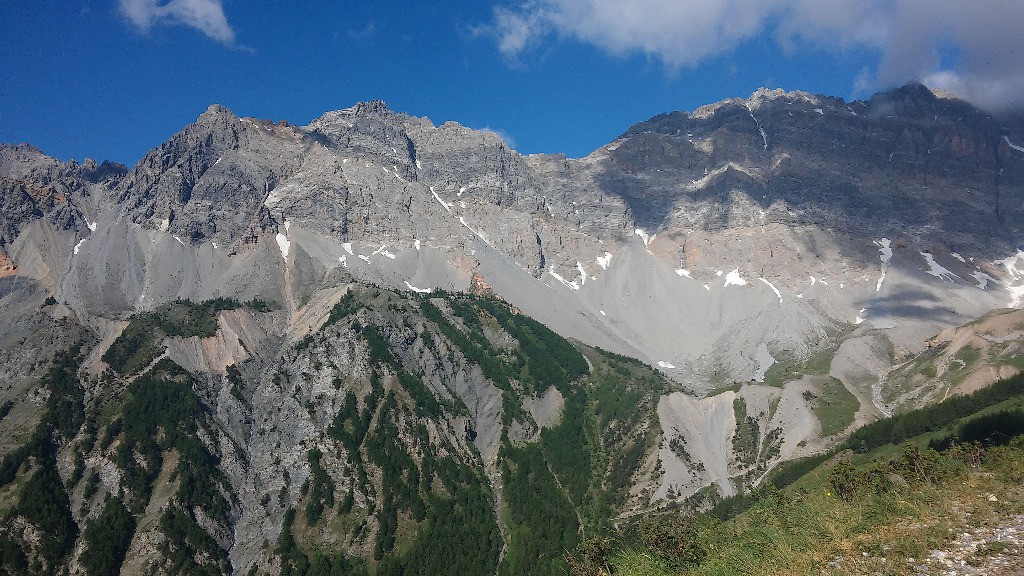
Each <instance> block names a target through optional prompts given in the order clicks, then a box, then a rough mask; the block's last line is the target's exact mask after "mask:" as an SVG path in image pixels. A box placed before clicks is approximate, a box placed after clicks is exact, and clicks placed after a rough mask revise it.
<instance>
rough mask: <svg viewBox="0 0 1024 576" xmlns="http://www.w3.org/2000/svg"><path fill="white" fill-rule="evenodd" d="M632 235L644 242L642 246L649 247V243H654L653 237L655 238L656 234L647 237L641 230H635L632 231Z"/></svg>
mask: <svg viewBox="0 0 1024 576" xmlns="http://www.w3.org/2000/svg"><path fill="white" fill-rule="evenodd" d="M633 233H634V234H636V235H637V236H639V237H640V239H641V240H643V241H644V246H650V244H651V242H653V241H654V237H655V236H657V234H651V235H648V234H647V232H644V230H643V229H642V228H637V229H636V230H633Z"/></svg>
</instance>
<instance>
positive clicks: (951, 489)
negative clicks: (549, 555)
mask: <svg viewBox="0 0 1024 576" xmlns="http://www.w3.org/2000/svg"><path fill="white" fill-rule="evenodd" d="M1019 384H1020V382H1019V379H1010V381H1003V382H1001V383H997V384H996V385H994V386H993V387H992V389H986V390H984V391H981V393H979V394H977V395H975V396H973V397H970V398H966V399H958V400H956V401H954V402H952V403H951V404H950V405H947V406H938V407H935V408H932V409H931V410H929V411H928V415H934V414H952V413H956V414H957V415H959V416H961V418H960V419H959V420H956V419H954V420H953V421H952V422H951V421H949V420H947V421H946V422H944V423H941V425H938V424H936V425H934V426H923V425H922V417H923V416H925V415H924V414H920V413H917V414H914V415H911V416H909V418H906V419H905V420H901V417H900V416H897V417H896V418H894V419H893V420H894V423H888V424H885V423H883V424H882V425H881V426H879V427H878V428H880V429H883V430H893V428H899V429H900V431H902V432H906V431H908V430H910V429H919V430H921V434H919V435H917V436H909V437H907V436H906V435H905V434H897V435H896V437H897V438H899V440H901V441H902V440H905V441H906V442H904V443H903V444H899V445H892V444H888V443H883V442H878V441H877V440H875V439H876V438H879V439H880V437H879V436H878V435H877V432H878V430H875V431H872V433H871V434H869V435H866V437H865V438H862V439H861V440H868V439H870V440H869V442H866V443H865V442H858V443H857V444H856V445H855V446H854V447H857V448H861V449H862V450H863V449H864V446H865V444H867V443H870V444H875V446H873V447H872V449H871V450H868V451H864V452H862V453H860V454H856V453H854V452H852V451H851V450H849V449H844V450H843V451H842V452H840V453H839V454H838V455H826V456H824V457H821V458H816V459H813V460H807V461H804V462H801V463H798V464H794V465H793V466H791V467H790V469H789V470H787V471H785V474H786V476H787V478H786V480H787V482H786V483H785V485H787V486H788V487H787V488H785V489H779V488H776V487H775V485H774V484H769V485H767V486H766V487H762V488H761V489H759V490H758V491H757V492H756V493H755V494H753V495H748V496H745V497H744V498H745V502H744V506H745V508H743V507H735V508H732V509H730V510H724V511H719V512H720V513H721V514H720V515H719V516H716V515H715V514H712V513H708V514H702V515H698V516H683V515H679V514H676V513H666V514H664V515H660V516H656V517H653V518H649V519H646V520H643V521H641V522H639V523H637V524H632V525H628V526H622V527H620V529H619V531H618V532H617V533H615V534H614V535H612V536H609V537H604V538H591V539H589V540H587V541H584V542H583V543H582V544H581V545H580V546H579V547H577V549H576V550H575V551H573V553H571V554H569V555H568V556H567V560H568V562H569V565H570V569H571V570H570V573H571V574H573V575H574V576H583V575H588V574H601V573H604V574H613V575H626V576H632V575H641V574H643V575H654V576H658V575H670V574H671V575H682V576H690V575H708V576H712V575H714V576H725V575H732V574H735V575H740V574H743V575H748V574H749V575H766V576H767V575H775V574H823V573H824V574H833V575H840V574H874V573H878V574H908V573H913V570H914V568H913V566H914V562H918V563H919V562H920V561H921V559H922V558H927V556H928V554H929V552H930V551H931V550H934V549H939V548H942V547H943V546H946V545H947V544H948V543H949V542H950V540H951V539H952V538H953V537H954V536H955V535H956V534H959V533H960V532H961V531H963V530H964V529H965V526H964V525H963V524H964V522H965V521H966V520H965V517H964V516H963V514H962V511H963V510H965V509H970V510H973V515H972V516H971V517H970V521H972V522H982V521H985V520H986V519H988V520H991V519H998V518H1008V517H1010V516H1012V515H1013V514H1020V513H1022V512H1024V489H1022V488H1021V484H1022V481H1024V436H1013V435H1012V434H1011V433H1008V431H1010V430H1011V429H1013V427H1014V426H1016V425H1017V424H1019V422H1017V420H1019V418H1017V419H1014V418H1006V417H1000V418H993V417H991V414H993V413H994V412H993V411H994V410H996V409H999V410H1004V411H1005V410H1006V407H1007V404H1011V403H1012V404H1017V403H1018V401H1019V400H1020V399H1021V396H1018V395H1015V394H1014V393H1013V391H1015V389H1016V388H1017V386H1019ZM971 409H973V411H972V410H971ZM997 414H1003V412H998V413H997ZM957 422H958V423H957ZM1007 422H1008V423H1009V428H1007V430H1005V431H1004V430H995V429H993V430H991V431H988V432H989V433H987V434H981V435H978V434H976V432H977V429H978V428H979V427H985V426H990V427H998V426H1002V425H1003V424H1005V423H1007ZM893 424H895V425H893ZM950 429H953V430H957V431H958V433H957V434H958V438H960V439H963V438H979V437H980V438H983V439H985V440H984V441H983V442H982V443H980V444H979V443H967V444H963V443H961V444H956V443H954V444H952V446H951V447H950V448H948V449H945V450H942V451H936V450H932V449H930V448H928V447H927V446H928V443H929V440H932V439H934V438H936V437H940V436H942V437H948V434H946V436H943V434H944V433H946V432H948V431H949V430H950ZM967 433H970V434H971V435H970V436H966V435H965V434H967ZM997 444H1005V445H997ZM777 477H778V476H776V478H777ZM990 494H994V495H997V499H996V501H995V502H993V501H991V500H990V499H989V498H988V495H990ZM740 510H742V511H740ZM729 513H733V514H735V515H734V516H732V517H731V518H728V519H725V520H723V519H721V517H720V516H726V517H727V515H728V514H729ZM836 558H840V559H841V560H842V561H840V562H838V563H835V562H834V560H835V559H836ZM883 558H884V560H883ZM913 559H916V560H913Z"/></svg>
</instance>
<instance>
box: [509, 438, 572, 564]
mask: <svg viewBox="0 0 1024 576" xmlns="http://www.w3.org/2000/svg"><path fill="white" fill-rule="evenodd" d="M501 456H502V471H501V476H502V481H503V482H504V484H505V490H504V492H505V507H506V508H507V510H508V522H507V525H508V533H509V546H508V552H507V554H506V555H505V559H504V561H503V562H502V564H501V571H500V573H501V574H502V575H508V576H512V575H516V576H518V575H525V574H531V575H532V574H537V575H540V574H557V573H559V572H564V571H565V567H566V565H565V560H564V558H563V555H564V553H565V551H566V550H572V549H573V548H574V547H575V546H576V544H577V542H579V532H578V530H579V523H578V522H577V520H576V513H575V511H574V510H573V507H572V503H571V502H569V499H568V498H566V496H565V494H564V493H563V492H562V490H561V489H560V488H559V486H558V484H557V483H556V481H555V477H554V475H552V473H551V470H550V469H548V463H547V460H546V459H545V458H544V452H543V448H541V446H539V445H537V444H526V445H525V446H523V447H521V448H513V447H511V446H509V445H505V446H503V447H502V454H501Z"/></svg>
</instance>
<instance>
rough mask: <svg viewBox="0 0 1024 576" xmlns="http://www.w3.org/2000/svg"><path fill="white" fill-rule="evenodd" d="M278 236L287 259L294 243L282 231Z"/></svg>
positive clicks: (278, 241) (278, 244) (282, 255)
mask: <svg viewBox="0 0 1024 576" xmlns="http://www.w3.org/2000/svg"><path fill="white" fill-rule="evenodd" d="M276 238H277V246H278V247H279V248H280V249H281V258H284V259H285V260H287V259H288V249H289V248H291V245H292V243H291V241H290V240H288V237H287V236H285V235H284V234H282V233H281V232H278V233H277V236H276ZM175 239H177V237H175ZM182 245H184V244H182Z"/></svg>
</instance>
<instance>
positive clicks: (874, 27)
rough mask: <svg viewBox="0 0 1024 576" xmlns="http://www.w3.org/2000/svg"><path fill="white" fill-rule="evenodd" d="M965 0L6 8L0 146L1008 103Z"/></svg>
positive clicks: (1003, 17)
mask: <svg viewBox="0 0 1024 576" xmlns="http://www.w3.org/2000/svg"><path fill="white" fill-rule="evenodd" d="M847 4H850V5H853V6H855V8H851V7H850V6H847ZM915 5H917V7H918V8H920V7H922V6H923V7H925V8H929V9H928V10H924V11H923V12H922V11H915V9H914V8H915ZM971 5H972V3H968V2H957V1H955V0H928V1H927V2H925V1H924V0H863V1H862V2H849V1H848V0H847V1H846V2H839V1H838V0H704V1H702V2H698V1H697V0H617V1H615V2H612V1H610V0H526V1H506V2H502V3H491V2H479V3H477V2H461V1H442V2H422V1H395V2H388V3H378V2H365V1H364V2H348V1H335V2H311V1H308V0H294V1H292V2H269V1H263V0H248V1H243V0H105V1H96V0H60V1H57V0H38V1H34V2H29V1H27V0H10V1H7V2H4V3H3V5H2V6H0V142H14V143H18V142H28V143H31V144H34V145H36V146H38V147H40V148H41V149H43V151H44V152H46V153H48V154H50V155H53V156H56V157H58V158H61V159H69V158H77V159H83V158H86V157H92V158H97V159H111V160H115V161H119V162H123V163H125V164H128V165H131V164H134V163H135V162H136V161H137V160H138V159H139V158H140V157H141V156H142V155H143V154H144V153H145V152H146V151H147V150H149V149H151V148H153V147H155V146H157V145H158V144H160V143H161V142H163V141H165V140H166V139H167V138H168V137H169V136H170V135H172V134H173V133H174V132H176V131H177V130H179V129H181V128H182V127H183V126H185V125H186V124H188V123H189V122H192V121H193V120H194V119H195V118H196V116H198V115H199V114H200V113H202V112H203V111H204V110H205V109H206V107H207V106H208V105H210V104H211V103H219V104H223V105H224V106H227V107H228V108H230V109H232V110H233V111H235V113H237V114H239V115H242V116H255V117H259V118H270V119H273V120H288V121H290V122H292V123H296V124H305V123H306V122H308V121H310V120H311V119H313V118H315V117H317V116H319V115H320V114H322V113H323V112H326V111H328V110H334V109H338V108H343V107H347V106H350V105H352V104H353V103H355V102H358V101H361V100H370V99H381V100H385V101H386V102H387V103H388V105H389V106H390V107H391V108H392V109H393V110H396V111H401V112H406V113H409V114H412V115H416V116H427V117H429V118H430V119H431V120H432V121H433V122H434V123H435V124H440V123H442V122H444V121H447V120H454V121H456V122H459V123H461V124H463V125H466V126H470V127H473V128H489V129H493V130H495V131H497V132H499V133H500V134H502V135H503V137H505V138H506V140H507V141H508V142H509V143H510V145H512V146H513V147H514V148H516V149H517V150H519V151H520V152H523V153H535V152H564V153H566V154H568V155H569V156H574V157H576V156H583V155H586V154H587V153H588V152H590V151H591V150H593V149H594V148H596V147H598V146H601V145H602V144H604V143H606V142H608V141H610V140H611V139H613V138H615V137H616V136H618V135H619V134H621V133H622V132H623V131H625V130H626V129H627V128H628V127H629V126H630V125H631V124H633V123H635V122H638V121H642V120H645V119H647V118H649V117H651V116H653V115H655V114H658V113H661V112H667V111H671V110H692V109H694V108H696V107H697V106H700V105H702V104H706V103H710V102H714V101H717V100H721V99H723V98H728V97H733V96H747V95H749V94H750V93H751V92H753V91H754V90H755V89H757V88H758V87H760V86H768V87H782V88H785V89H801V90H808V91H812V92H820V93H826V94H831V95H836V96H841V97H844V98H850V97H864V96H867V95H869V94H870V93H871V92H872V91H874V90H875V89H879V88H885V87H888V86H892V85H895V84H900V83H903V82H905V81H908V80H914V79H917V80H925V81H926V83H929V84H930V85H936V86H939V87H943V88H947V89H952V90H957V91H960V92H962V93H964V95H965V97H968V98H970V99H972V100H974V101H976V102H978V103H979V104H983V105H987V106H989V107H997V108H1006V107H1013V106H1017V104H1018V100H1017V96H1016V95H1017V94H1020V93H1022V92H1024V81H1022V80H1021V78H1020V76H1021V75H1022V74H1024V54H1021V49H1022V44H1021V41H1020V40H1019V39H1018V35H1019V30H1020V29H1021V28H1022V27H1024V6H1022V5H1024V3H1022V2H1019V1H1017V0H1013V1H1010V0H1006V1H1005V2H1001V1H1000V0H991V5H990V9H988V10H987V11H986V10H981V12H982V14H981V15H980V16H979V15H977V12H978V10H977V9H972V11H971V12H970V14H969V15H967V16H965V15H964V13H963V9H966V8H965V7H970V6H971ZM943 6H944V7H945V8H948V10H945V13H944V14H943V10H941V9H940V8H942V7H943ZM936 12H938V13H939V14H938V15H936V14H935V13H936ZM972 15H973V16H972ZM965 19H966V20H967V24H964V23H963V22H959V23H958V21H963V20H965ZM1004 29H1005V31H1004Z"/></svg>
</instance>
